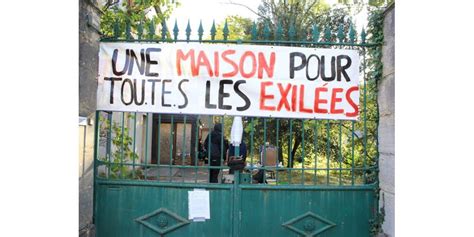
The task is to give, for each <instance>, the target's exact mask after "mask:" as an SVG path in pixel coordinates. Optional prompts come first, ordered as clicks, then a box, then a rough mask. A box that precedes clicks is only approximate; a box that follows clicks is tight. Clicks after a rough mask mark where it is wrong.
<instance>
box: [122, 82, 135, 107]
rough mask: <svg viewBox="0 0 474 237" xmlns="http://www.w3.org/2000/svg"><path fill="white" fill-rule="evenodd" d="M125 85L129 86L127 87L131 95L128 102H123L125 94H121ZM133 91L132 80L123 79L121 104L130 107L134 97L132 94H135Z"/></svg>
mask: <svg viewBox="0 0 474 237" xmlns="http://www.w3.org/2000/svg"><path fill="white" fill-rule="evenodd" d="M125 84H128V85H129V87H130V93H131V95H130V101H129V102H125V98H124V96H125V93H123V92H124V91H123V89H124V88H125ZM134 91H135V90H134V89H133V84H132V80H130V79H128V78H127V79H125V80H123V83H122V96H121V99H122V103H123V104H124V105H130V104H131V103H132V102H133V97H135V95H134V94H135V93H134Z"/></svg>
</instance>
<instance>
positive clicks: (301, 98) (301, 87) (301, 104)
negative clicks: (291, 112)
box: [300, 85, 313, 113]
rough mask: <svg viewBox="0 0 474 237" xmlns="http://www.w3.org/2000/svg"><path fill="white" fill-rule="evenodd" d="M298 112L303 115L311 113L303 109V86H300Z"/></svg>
mask: <svg viewBox="0 0 474 237" xmlns="http://www.w3.org/2000/svg"><path fill="white" fill-rule="evenodd" d="M300 112H303V113H312V112H313V111H312V110H311V109H308V108H305V107H304V85H301V86H300Z"/></svg>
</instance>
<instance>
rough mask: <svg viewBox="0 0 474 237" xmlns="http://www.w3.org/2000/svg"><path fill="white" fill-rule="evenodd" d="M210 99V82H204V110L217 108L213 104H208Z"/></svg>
mask: <svg viewBox="0 0 474 237" xmlns="http://www.w3.org/2000/svg"><path fill="white" fill-rule="evenodd" d="M210 97H211V81H206V100H205V101H206V103H205V104H204V105H205V106H206V109H215V108H217V106H216V105H215V104H211V103H210V102H209V98H210Z"/></svg>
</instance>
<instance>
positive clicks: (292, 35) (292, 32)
mask: <svg viewBox="0 0 474 237" xmlns="http://www.w3.org/2000/svg"><path fill="white" fill-rule="evenodd" d="M295 36H296V30H295V24H294V23H291V24H290V29H289V30H288V37H289V38H290V40H294V39H295Z"/></svg>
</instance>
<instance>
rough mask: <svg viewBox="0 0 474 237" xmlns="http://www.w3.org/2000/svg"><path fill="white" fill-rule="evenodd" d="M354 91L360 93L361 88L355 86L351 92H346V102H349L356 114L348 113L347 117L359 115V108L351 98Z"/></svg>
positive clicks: (350, 89)
mask: <svg viewBox="0 0 474 237" xmlns="http://www.w3.org/2000/svg"><path fill="white" fill-rule="evenodd" d="M353 91H359V87H357V86H353V87H351V88H349V90H347V92H346V100H347V102H349V104H350V105H351V106H352V108H353V109H354V112H352V113H346V116H347V117H356V116H357V115H358V114H359V106H357V105H356V104H355V103H354V101H353V100H352V98H351V93H352V92H353Z"/></svg>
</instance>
